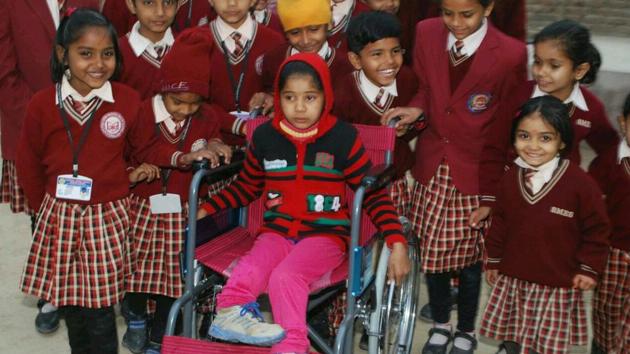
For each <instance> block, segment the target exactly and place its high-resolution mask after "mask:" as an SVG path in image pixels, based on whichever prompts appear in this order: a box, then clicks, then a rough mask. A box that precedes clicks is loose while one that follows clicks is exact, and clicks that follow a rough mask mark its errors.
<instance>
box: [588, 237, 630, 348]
mask: <svg viewBox="0 0 630 354" xmlns="http://www.w3.org/2000/svg"><path fill="white" fill-rule="evenodd" d="M624 307H625V308H624ZM629 313H630V252H625V251H622V250H620V249H617V248H611V252H610V254H609V256H608V263H607V265H606V270H605V271H604V273H603V274H602V276H601V278H600V280H599V283H598V284H597V289H595V294H594V296H593V339H595V341H596V342H597V344H599V346H600V347H601V348H602V349H605V350H606V351H608V352H614V351H615V348H617V347H618V346H619V339H620V338H624V337H623V336H622V330H623V326H624V325H625V326H627V327H629V328H630V322H628V321H630V314H629ZM624 317H625V319H624ZM624 322H626V323H624ZM626 338H627V337H626ZM628 341H630V339H628ZM626 350H627V351H630V347H628V348H627V349H626Z"/></svg>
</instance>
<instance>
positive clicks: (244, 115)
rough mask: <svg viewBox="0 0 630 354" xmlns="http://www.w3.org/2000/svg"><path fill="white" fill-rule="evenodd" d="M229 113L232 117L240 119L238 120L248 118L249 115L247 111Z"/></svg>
mask: <svg viewBox="0 0 630 354" xmlns="http://www.w3.org/2000/svg"><path fill="white" fill-rule="evenodd" d="M230 114H231V115H233V116H234V117H236V118H238V119H240V120H248V119H250V118H251V117H250V116H249V112H247V111H240V112H238V111H232V112H230Z"/></svg>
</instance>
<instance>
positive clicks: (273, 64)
mask: <svg viewBox="0 0 630 354" xmlns="http://www.w3.org/2000/svg"><path fill="white" fill-rule="evenodd" d="M291 48H292V47H291V45H290V44H289V43H282V44H281V45H279V46H277V47H275V48H274V49H272V50H270V51H268V52H267V53H266V54H265V56H264V57H263V61H262V80H263V86H264V88H265V92H273V82H274V80H275V79H276V73H277V72H278V68H280V64H282V62H284V60H285V59H286V58H288V57H289V56H290V55H291ZM330 49H331V54H330V56H329V58H328V59H327V60H326V63H327V64H328V68H329V69H330V76H331V77H335V78H339V77H343V76H345V75H346V74H348V73H350V72H352V71H354V67H353V66H352V64H350V61H349V60H348V54H347V53H346V52H344V51H342V50H338V49H335V48H334V47H332V46H331V47H330Z"/></svg>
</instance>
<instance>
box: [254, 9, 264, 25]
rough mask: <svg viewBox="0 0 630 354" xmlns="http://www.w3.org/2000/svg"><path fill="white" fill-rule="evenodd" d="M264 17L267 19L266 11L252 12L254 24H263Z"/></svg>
mask: <svg viewBox="0 0 630 354" xmlns="http://www.w3.org/2000/svg"><path fill="white" fill-rule="evenodd" d="M266 17H267V9H263V10H254V19H256V22H258V23H263V22H265V18H266Z"/></svg>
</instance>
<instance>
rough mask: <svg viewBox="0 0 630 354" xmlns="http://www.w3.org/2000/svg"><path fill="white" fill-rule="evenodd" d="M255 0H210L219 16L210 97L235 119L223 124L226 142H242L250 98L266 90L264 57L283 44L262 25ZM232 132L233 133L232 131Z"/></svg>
mask: <svg viewBox="0 0 630 354" xmlns="http://www.w3.org/2000/svg"><path fill="white" fill-rule="evenodd" d="M255 3H256V0H234V1H232V0H229V1H228V0H210V4H211V5H212V7H213V8H214V10H215V11H216V13H217V18H216V19H215V20H214V21H212V22H210V30H211V31H212V35H213V38H214V41H215V44H216V47H215V49H216V50H214V51H213V52H212V56H211V60H210V77H211V78H212V83H211V85H210V97H211V99H212V102H213V103H216V104H218V105H219V106H221V107H222V108H223V109H225V110H226V111H227V112H230V113H232V115H233V116H234V117H235V118H236V119H234V120H231V121H226V122H223V123H222V131H223V132H224V135H225V134H228V135H227V136H225V138H226V139H228V140H226V142H228V143H231V144H243V143H244V139H242V138H238V137H237V136H239V135H243V134H244V128H245V126H244V125H243V124H242V122H243V120H242V119H243V118H247V117H249V112H248V109H249V108H250V107H249V101H250V99H251V98H252V96H253V95H254V94H255V93H257V92H262V91H263V83H262V76H261V74H262V72H261V63H262V56H263V55H264V54H265V53H267V52H268V51H269V50H270V49H271V48H274V47H276V46H277V45H279V44H280V43H282V37H281V36H280V35H279V34H278V33H276V32H275V31H273V30H271V29H269V28H267V27H265V26H259V25H258V23H257V22H256V21H255V20H254V19H252V17H251V15H250V10H251V8H252V7H253V6H254V4H255ZM229 133H231V135H230V134H229Z"/></svg>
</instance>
